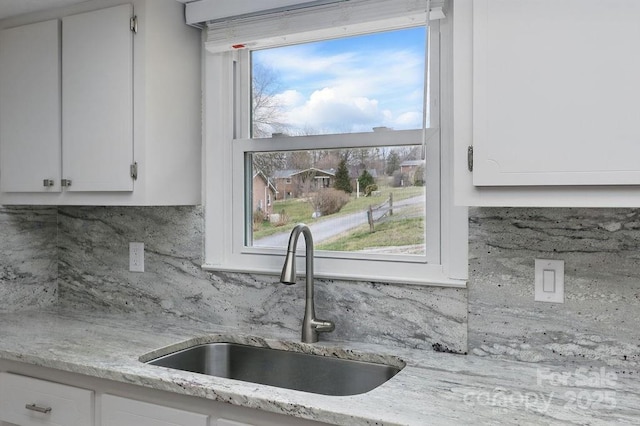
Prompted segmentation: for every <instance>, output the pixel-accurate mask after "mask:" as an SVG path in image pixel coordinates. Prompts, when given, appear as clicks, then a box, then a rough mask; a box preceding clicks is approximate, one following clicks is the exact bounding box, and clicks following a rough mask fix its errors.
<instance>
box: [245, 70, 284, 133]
mask: <svg viewBox="0 0 640 426" xmlns="http://www.w3.org/2000/svg"><path fill="white" fill-rule="evenodd" d="M280 89H281V83H280V77H279V76H278V74H277V73H276V72H275V71H274V70H273V69H272V68H268V67H266V66H264V65H262V64H259V63H256V64H254V65H253V69H252V75H251V96H252V108H251V112H252V116H251V123H252V131H253V137H258V138H264V137H270V136H271V134H272V133H277V132H281V131H282V130H283V129H285V128H286V125H285V124H283V123H282V121H281V120H282V110H283V105H282V103H281V102H280V101H279V100H278V98H277V96H276V95H277V94H278V92H279V91H280Z"/></svg>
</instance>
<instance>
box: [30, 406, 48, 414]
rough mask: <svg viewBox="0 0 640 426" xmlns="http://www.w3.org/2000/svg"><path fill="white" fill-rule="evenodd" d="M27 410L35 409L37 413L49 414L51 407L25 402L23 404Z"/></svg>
mask: <svg viewBox="0 0 640 426" xmlns="http://www.w3.org/2000/svg"><path fill="white" fill-rule="evenodd" d="M24 408H26V409H27V410H31V411H37V412H38V413H44V414H49V413H50V412H51V407H41V406H39V405H36V404H27V405H25V406H24Z"/></svg>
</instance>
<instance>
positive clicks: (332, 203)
mask: <svg viewBox="0 0 640 426" xmlns="http://www.w3.org/2000/svg"><path fill="white" fill-rule="evenodd" d="M349 200H350V197H349V195H348V194H347V193H346V192H344V191H340V190H339V189H334V188H325V189H321V190H320V191H318V192H317V193H316V194H315V195H314V196H313V197H312V198H311V205H312V207H313V211H316V212H320V213H321V214H322V216H327V215H330V214H334V213H337V212H339V211H340V209H341V208H342V207H344V206H345V204H347V203H348V202H349Z"/></svg>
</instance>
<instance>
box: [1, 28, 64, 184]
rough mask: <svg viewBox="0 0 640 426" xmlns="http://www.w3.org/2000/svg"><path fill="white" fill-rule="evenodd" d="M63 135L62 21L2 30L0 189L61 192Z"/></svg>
mask: <svg viewBox="0 0 640 426" xmlns="http://www.w3.org/2000/svg"><path fill="white" fill-rule="evenodd" d="M60 139H61V136H60V22H59V21H58V20H52V21H45V22H39V23H37V24H32V25H25V26H22V27H17V28H12V29H8V30H3V31H2V32H0V190H1V191H2V192H52V191H55V192H59V191H60V166H61V159H60V153H61V149H60ZM45 180H46V181H45ZM49 181H51V182H49Z"/></svg>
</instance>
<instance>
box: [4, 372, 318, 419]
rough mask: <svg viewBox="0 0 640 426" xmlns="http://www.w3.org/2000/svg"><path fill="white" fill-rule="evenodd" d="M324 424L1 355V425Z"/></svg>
mask: <svg viewBox="0 0 640 426" xmlns="http://www.w3.org/2000/svg"><path fill="white" fill-rule="evenodd" d="M29 376H32V377H29ZM324 424H326V423H321V422H315V421H312V420H305V419H300V418H297V417H291V416H287V415H284V414H277V413H270V412H267V411H262V410H258V409H253V408H247V407H240V406H237V405H233V404H227V403H223V402H218V401H211V400H208V399H205V398H198V397H194V396H188V395H179V394H175V393H172V392H164V391H159V390H155V389H148V388H144V387H141V386H135V385H130V384H124V383H118V382H114V381H111V380H105V379H99V378H95V377H90V376H86V375H80V374H76V373H69V372H64V371H59V370H54V369H50V368H45V367H35V366H32V365H26V364H22V363H19V362H13V361H4V360H1V359H0V426H14V425H17V426H318V425H324Z"/></svg>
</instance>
